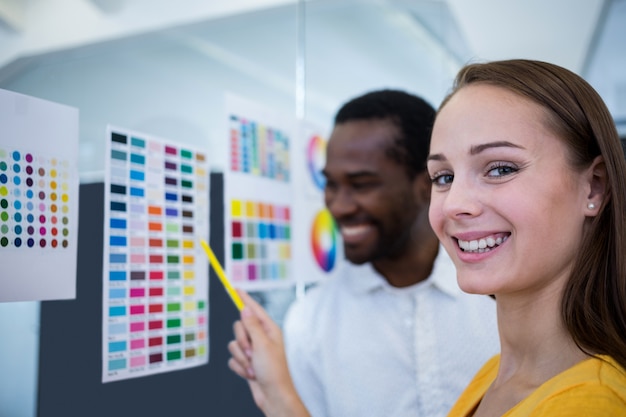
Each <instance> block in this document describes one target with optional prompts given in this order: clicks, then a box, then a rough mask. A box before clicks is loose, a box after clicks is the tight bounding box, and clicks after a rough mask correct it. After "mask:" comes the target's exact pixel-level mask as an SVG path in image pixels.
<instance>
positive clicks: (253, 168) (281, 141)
mask: <svg viewBox="0 0 626 417" xmlns="http://www.w3.org/2000/svg"><path fill="white" fill-rule="evenodd" d="M230 169H231V171H233V172H243V173H247V174H251V175H256V176H260V177H266V178H270V179H273V180H278V181H284V182H288V181H290V178H291V172H290V168H289V137H288V136H287V135H286V134H285V133H284V132H281V131H280V130H278V129H274V128H271V127H267V126H265V125H263V124H262V123H257V122H255V121H252V120H248V119H245V118H241V117H238V116H235V115H231V116H230Z"/></svg>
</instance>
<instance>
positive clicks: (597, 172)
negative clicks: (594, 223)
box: [587, 156, 609, 216]
mask: <svg viewBox="0 0 626 417" xmlns="http://www.w3.org/2000/svg"><path fill="white" fill-rule="evenodd" d="M587 172H588V174H587V180H588V181H589V194H588V195H587V212H588V215H589V216H595V215H596V214H598V212H599V210H600V207H601V206H602V204H604V203H606V201H607V200H608V198H609V196H608V178H607V172H606V164H605V163H604V158H603V157H602V156H597V157H596V158H595V159H594V160H593V162H592V163H591V166H590V167H589V168H588V171H587Z"/></svg>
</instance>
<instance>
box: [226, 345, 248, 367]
mask: <svg viewBox="0 0 626 417" xmlns="http://www.w3.org/2000/svg"><path fill="white" fill-rule="evenodd" d="M228 351H229V352H230V355H231V356H232V357H233V359H234V360H236V361H237V362H238V363H239V364H240V365H241V367H242V368H244V369H248V368H250V360H249V359H248V356H247V355H246V353H245V352H244V351H243V350H242V349H241V346H239V343H237V341H236V340H231V341H230V343H228Z"/></svg>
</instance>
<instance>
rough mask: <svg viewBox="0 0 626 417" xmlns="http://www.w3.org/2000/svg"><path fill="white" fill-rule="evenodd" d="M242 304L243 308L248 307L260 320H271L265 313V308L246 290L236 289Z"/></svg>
mask: <svg viewBox="0 0 626 417" xmlns="http://www.w3.org/2000/svg"><path fill="white" fill-rule="evenodd" d="M237 292H238V293H239V295H240V296H241V299H242V301H243V304H244V306H245V307H244V310H245V309H249V311H252V313H254V315H255V316H257V317H258V318H259V319H260V320H261V321H272V318H271V317H270V316H269V314H267V312H266V311H265V309H264V308H263V307H261V305H260V304H259V303H257V302H256V301H255V300H254V298H252V297H251V296H250V295H249V294H248V293H247V292H245V291H244V290H237Z"/></svg>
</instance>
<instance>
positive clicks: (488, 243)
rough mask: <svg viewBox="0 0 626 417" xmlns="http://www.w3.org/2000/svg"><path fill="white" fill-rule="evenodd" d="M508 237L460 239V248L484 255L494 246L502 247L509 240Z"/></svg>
mask: <svg viewBox="0 0 626 417" xmlns="http://www.w3.org/2000/svg"><path fill="white" fill-rule="evenodd" d="M507 237H508V236H504V237H497V238H493V237H491V236H490V237H486V238H483V239H478V240H461V239H459V247H460V248H461V249H463V251H465V252H476V253H483V252H488V251H490V250H491V248H493V247H494V246H498V245H501V244H502V242H504V241H505V240H506V239H507Z"/></svg>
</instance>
